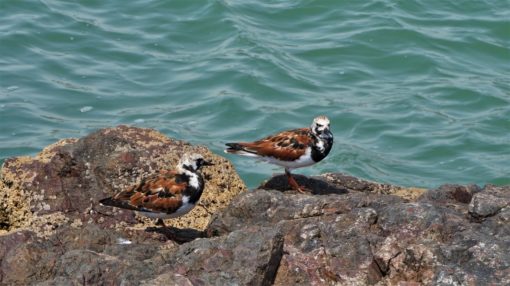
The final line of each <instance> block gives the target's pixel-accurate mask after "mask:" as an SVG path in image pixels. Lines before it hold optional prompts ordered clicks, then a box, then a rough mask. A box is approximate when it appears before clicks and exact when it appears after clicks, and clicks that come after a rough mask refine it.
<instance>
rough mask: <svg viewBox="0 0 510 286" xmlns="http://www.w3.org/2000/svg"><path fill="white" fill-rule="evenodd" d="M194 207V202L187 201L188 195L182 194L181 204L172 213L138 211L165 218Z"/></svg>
mask: <svg viewBox="0 0 510 286" xmlns="http://www.w3.org/2000/svg"><path fill="white" fill-rule="evenodd" d="M194 207H195V204H192V203H190V202H189V197H188V196H184V197H182V206H180V207H179V208H178V209H177V210H176V211H175V212H174V213H171V214H167V213H157V212H139V213H140V214H141V215H144V216H146V217H149V218H160V219H167V218H176V217H180V216H183V215H185V214H187V213H189V212H190V211H191V210H192V209H193V208H194Z"/></svg>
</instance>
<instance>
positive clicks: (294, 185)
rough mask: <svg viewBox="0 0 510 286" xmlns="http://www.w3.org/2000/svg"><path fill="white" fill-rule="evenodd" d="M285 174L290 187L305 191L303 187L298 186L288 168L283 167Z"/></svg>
mask: <svg viewBox="0 0 510 286" xmlns="http://www.w3.org/2000/svg"><path fill="white" fill-rule="evenodd" d="M285 175H287V179H288V180H289V185H290V187H291V188H292V189H294V190H296V191H298V192H300V193H302V194H304V193H306V192H305V190H304V188H303V187H300V186H299V185H298V183H297V182H296V180H295V179H294V177H292V174H291V173H290V170H289V169H287V168H285Z"/></svg>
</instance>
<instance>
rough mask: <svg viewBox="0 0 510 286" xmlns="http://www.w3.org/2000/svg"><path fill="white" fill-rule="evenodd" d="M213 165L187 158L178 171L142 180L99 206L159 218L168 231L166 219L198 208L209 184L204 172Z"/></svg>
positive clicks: (192, 155)
mask: <svg viewBox="0 0 510 286" xmlns="http://www.w3.org/2000/svg"><path fill="white" fill-rule="evenodd" d="M211 165H213V164H212V163H211V162H209V161H206V160H205V159H204V157H203V156H202V155H200V154H185V155H184V156H183V157H182V158H181V159H180V160H179V163H178V164H177V167H176V169H175V170H171V171H168V170H162V171H160V172H158V173H157V174H154V175H151V176H149V177H146V178H142V180H141V181H140V182H139V183H137V184H135V185H133V186H131V187H129V188H128V189H126V190H124V191H121V192H119V193H118V194H116V195H114V196H113V197H109V198H105V199H102V200H100V201H99V202H100V203H101V204H102V205H105V206H112V207H117V208H123V209H128V210H133V211H137V212H139V213H140V214H142V215H144V216H147V217H150V218H157V219H158V223H160V224H162V225H163V226H164V227H166V226H165V224H164V222H163V219H167V218H176V217H180V216H183V215H185V214H187V213H188V212H189V211H191V210H192V209H193V208H194V207H195V205H196V204H197V202H198V200H199V199H200V196H201V195H202V191H203V190H204V184H205V182H204V179H203V177H202V174H201V173H200V172H199V171H200V168H202V167H203V166H211Z"/></svg>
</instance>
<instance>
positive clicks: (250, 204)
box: [207, 174, 510, 285]
mask: <svg viewBox="0 0 510 286" xmlns="http://www.w3.org/2000/svg"><path fill="white" fill-rule="evenodd" d="M297 180H298V181H300V183H302V184H303V185H306V186H307V187H308V188H312V192H313V193H316V195H311V196H310V195H308V196H307V195H302V194H297V193H295V192H280V191H275V190H264V189H259V190H255V191H253V192H247V193H244V194H242V195H239V196H238V197H237V198H236V199H235V200H234V201H233V202H232V203H231V204H230V206H229V207H228V208H227V209H225V210H224V211H223V212H221V213H219V214H218V215H217V216H216V217H215V218H214V219H213V221H212V222H211V224H210V225H209V227H208V230H207V231H208V233H209V234H210V235H225V234H228V233H231V232H235V231H240V230H242V229H245V228H247V227H250V228H254V227H259V228H260V229H261V231H263V229H265V228H267V227H272V228H273V229H277V230H279V231H280V232H281V233H282V234H283V237H284V244H283V255H282V259H281V261H280V265H279V268H278V271H277V273H276V276H275V280H274V283H275V284H276V285H332V284H340V285H374V284H377V285H509V284H510V271H509V269H510V268H509V267H510V253H509V252H508V251H506V250H508V249H510V223H509V218H510V216H509V213H510V205H509V204H510V186H506V187H496V186H491V185H488V186H486V187H485V188H483V189H481V188H479V187H476V186H458V185H445V186H442V187H440V188H439V189H437V190H430V191H426V192H422V191H418V189H414V188H411V189H409V192H410V194H411V193H413V192H422V193H423V194H422V195H421V196H416V197H412V196H411V197H412V198H411V197H410V196H409V195H410V194H408V195H403V194H402V192H403V190H405V188H401V187H397V186H389V185H384V184H377V183H372V182H368V181H363V180H360V179H356V178H353V177H350V176H345V175H342V174H326V175H324V176H321V177H317V178H308V179H307V178H304V177H300V176H298V179H297ZM282 182H284V177H283V176H278V177H276V178H273V179H271V180H270V181H269V182H267V183H265V184H264V185H263V187H267V186H272V187H278V188H281V189H282V190H283V189H284V188H283V185H284V183H282ZM316 186H321V187H320V189H313V188H314V187H316ZM392 193H393V194H392ZM395 194H397V195H395Z"/></svg>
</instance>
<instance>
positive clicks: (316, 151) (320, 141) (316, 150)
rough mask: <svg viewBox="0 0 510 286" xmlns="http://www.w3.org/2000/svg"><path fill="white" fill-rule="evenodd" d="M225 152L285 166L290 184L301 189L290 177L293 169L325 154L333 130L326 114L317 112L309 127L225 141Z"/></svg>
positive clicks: (309, 163) (331, 144)
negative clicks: (254, 139)
mask: <svg viewBox="0 0 510 286" xmlns="http://www.w3.org/2000/svg"><path fill="white" fill-rule="evenodd" d="M226 145H227V146H228V148H227V149H225V152H226V153H231V154H237V155H241V156H247V157H253V158H258V159H262V160H264V161H267V162H269V163H271V164H275V165H278V166H282V167H284V168H285V174H286V175H287V178H288V181H289V185H290V186H291V187H292V188H293V189H294V190H297V191H299V192H302V193H303V192H304V188H303V187H300V186H299V185H298V183H297V182H296V180H295V179H294V178H293V177H292V174H291V173H290V171H291V170H292V169H296V168H301V167H306V166H310V165H313V164H315V163H317V162H320V161H321V160H322V159H324V158H326V156H327V155H328V154H329V151H331V147H332V146H333V134H332V133H331V130H330V127H329V119H328V118H327V117H326V116H318V117H316V118H315V119H314V120H313V123H312V125H311V126H310V128H299V129H292V130H287V131H283V132H280V133H277V134H274V135H270V136H268V137H265V138H263V139H260V140H257V141H254V142H239V143H227V144H226Z"/></svg>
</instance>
